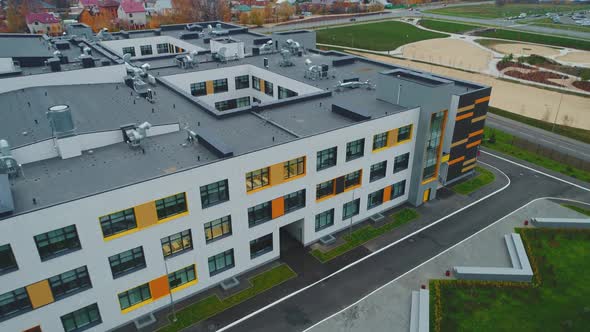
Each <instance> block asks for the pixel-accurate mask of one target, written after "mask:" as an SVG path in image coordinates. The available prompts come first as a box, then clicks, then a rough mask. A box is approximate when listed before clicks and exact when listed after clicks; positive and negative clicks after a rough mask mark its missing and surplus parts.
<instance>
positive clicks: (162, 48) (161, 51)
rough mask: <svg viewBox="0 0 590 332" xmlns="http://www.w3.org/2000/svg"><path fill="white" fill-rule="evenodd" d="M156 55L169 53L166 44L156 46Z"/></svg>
mask: <svg viewBox="0 0 590 332" xmlns="http://www.w3.org/2000/svg"><path fill="white" fill-rule="evenodd" d="M156 50H157V51H158V54H164V53H170V51H169V50H168V43H162V44H156Z"/></svg>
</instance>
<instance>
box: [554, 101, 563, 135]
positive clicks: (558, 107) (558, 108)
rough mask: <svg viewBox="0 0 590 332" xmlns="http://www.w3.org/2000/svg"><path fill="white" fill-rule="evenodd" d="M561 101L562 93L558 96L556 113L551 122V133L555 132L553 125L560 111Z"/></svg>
mask: <svg viewBox="0 0 590 332" xmlns="http://www.w3.org/2000/svg"><path fill="white" fill-rule="evenodd" d="M562 99H563V92H562V93H561V94H560V95H559V104H558V105H557V112H555V119H554V120H553V126H552V127H551V132H553V131H554V130H555V124H556V123H557V116H558V115H559V110H560V109H561V100H562Z"/></svg>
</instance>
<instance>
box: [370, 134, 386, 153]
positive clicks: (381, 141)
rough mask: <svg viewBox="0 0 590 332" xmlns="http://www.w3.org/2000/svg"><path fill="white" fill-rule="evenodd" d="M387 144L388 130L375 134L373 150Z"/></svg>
mask: <svg viewBox="0 0 590 332" xmlns="http://www.w3.org/2000/svg"><path fill="white" fill-rule="evenodd" d="M386 146H387V132H384V133H381V134H377V135H375V136H373V151H375V150H378V149H381V148H384V147H386Z"/></svg>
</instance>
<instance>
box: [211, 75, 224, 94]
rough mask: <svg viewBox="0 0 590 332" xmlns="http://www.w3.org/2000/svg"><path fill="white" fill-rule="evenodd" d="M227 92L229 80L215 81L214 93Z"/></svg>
mask: <svg viewBox="0 0 590 332" xmlns="http://www.w3.org/2000/svg"><path fill="white" fill-rule="evenodd" d="M220 92H227V78H222V79H219V80H213V93H220Z"/></svg>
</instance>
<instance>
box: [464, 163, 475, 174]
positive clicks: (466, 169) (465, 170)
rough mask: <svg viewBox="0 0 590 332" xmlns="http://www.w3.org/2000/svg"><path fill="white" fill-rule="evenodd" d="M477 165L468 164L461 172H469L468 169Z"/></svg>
mask: <svg viewBox="0 0 590 332" xmlns="http://www.w3.org/2000/svg"><path fill="white" fill-rule="evenodd" d="M475 166H477V164H471V165H469V166H467V167H463V169H462V170H461V172H462V173H465V172H467V171H470V170H472V169H474V168H475Z"/></svg>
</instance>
